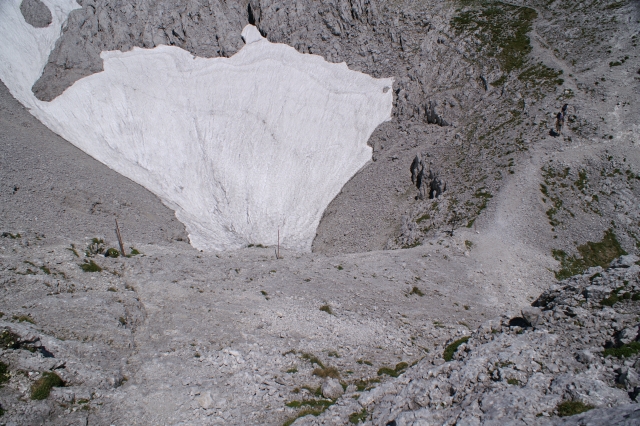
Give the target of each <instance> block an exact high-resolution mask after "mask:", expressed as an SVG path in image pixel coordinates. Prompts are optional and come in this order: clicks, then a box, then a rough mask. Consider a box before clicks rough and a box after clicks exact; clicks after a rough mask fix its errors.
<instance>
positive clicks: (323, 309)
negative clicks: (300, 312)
mask: <svg viewBox="0 0 640 426" xmlns="http://www.w3.org/2000/svg"><path fill="white" fill-rule="evenodd" d="M320 310H321V311H322V312H326V313H328V314H329V315H333V311H332V310H331V306H329V305H322V306H320Z"/></svg>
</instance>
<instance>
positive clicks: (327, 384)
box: [322, 378, 344, 399]
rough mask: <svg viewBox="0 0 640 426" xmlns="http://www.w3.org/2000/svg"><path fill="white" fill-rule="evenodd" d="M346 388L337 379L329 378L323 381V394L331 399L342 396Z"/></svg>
mask: <svg viewBox="0 0 640 426" xmlns="http://www.w3.org/2000/svg"><path fill="white" fill-rule="evenodd" d="M343 393H344V389H342V385H341V384H340V382H339V381H338V380H337V379H333V378H327V379H326V380H325V381H324V382H323V383H322V396H324V397H325V398H329V399H337V398H339V397H341V396H342V394H343Z"/></svg>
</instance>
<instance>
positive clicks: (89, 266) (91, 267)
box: [79, 260, 102, 272]
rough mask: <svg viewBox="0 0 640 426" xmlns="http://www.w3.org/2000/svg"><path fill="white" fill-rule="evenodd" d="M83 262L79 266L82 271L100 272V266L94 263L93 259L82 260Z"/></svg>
mask: <svg viewBox="0 0 640 426" xmlns="http://www.w3.org/2000/svg"><path fill="white" fill-rule="evenodd" d="M84 262H85V263H81V264H80V265H79V266H80V268H82V270H83V271H84V272H100V271H102V268H101V267H100V266H98V265H97V264H96V262H94V261H93V260H89V261H86V260H85V261H84Z"/></svg>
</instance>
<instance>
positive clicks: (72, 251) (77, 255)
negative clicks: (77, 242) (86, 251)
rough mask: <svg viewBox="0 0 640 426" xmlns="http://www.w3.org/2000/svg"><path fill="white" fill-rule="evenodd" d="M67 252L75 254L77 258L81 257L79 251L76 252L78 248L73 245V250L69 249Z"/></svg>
mask: <svg viewBox="0 0 640 426" xmlns="http://www.w3.org/2000/svg"><path fill="white" fill-rule="evenodd" d="M67 250H69V251H70V252H71V253H73V255H74V256H75V257H80V255H79V254H78V251H77V250H76V246H74V245H73V244H71V248H69V247H67Z"/></svg>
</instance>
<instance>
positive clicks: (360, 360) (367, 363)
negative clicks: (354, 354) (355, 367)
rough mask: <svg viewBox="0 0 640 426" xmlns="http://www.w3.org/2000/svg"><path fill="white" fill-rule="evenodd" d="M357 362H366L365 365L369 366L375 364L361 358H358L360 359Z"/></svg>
mask: <svg viewBox="0 0 640 426" xmlns="http://www.w3.org/2000/svg"><path fill="white" fill-rule="evenodd" d="M356 362H357V363H358V364H360V365H362V364H365V365H368V366H372V365H373V363H372V362H371V361H367V360H366V359H359V360H358V361H356Z"/></svg>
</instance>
